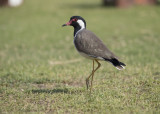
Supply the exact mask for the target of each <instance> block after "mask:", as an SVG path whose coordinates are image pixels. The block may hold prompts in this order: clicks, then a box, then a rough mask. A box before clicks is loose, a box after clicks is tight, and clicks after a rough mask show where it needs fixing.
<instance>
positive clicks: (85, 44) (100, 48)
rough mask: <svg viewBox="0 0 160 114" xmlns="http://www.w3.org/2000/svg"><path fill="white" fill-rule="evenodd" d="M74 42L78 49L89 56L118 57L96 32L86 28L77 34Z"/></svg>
mask: <svg viewBox="0 0 160 114" xmlns="http://www.w3.org/2000/svg"><path fill="white" fill-rule="evenodd" d="M74 43H75V46H76V48H77V50H78V51H80V52H82V53H85V54H87V55H88V56H91V57H94V58H104V59H111V58H117V57H116V56H115V55H114V54H113V53H112V52H111V51H110V50H109V49H108V48H107V47H106V46H105V45H104V44H103V42H102V41H101V40H100V39H99V38H98V37H97V36H96V35H95V34H94V33H92V32H91V31H88V30H86V29H84V30H82V31H80V32H79V33H78V34H77V36H76V38H75V40H74Z"/></svg>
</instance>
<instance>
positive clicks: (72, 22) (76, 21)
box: [62, 16, 86, 29]
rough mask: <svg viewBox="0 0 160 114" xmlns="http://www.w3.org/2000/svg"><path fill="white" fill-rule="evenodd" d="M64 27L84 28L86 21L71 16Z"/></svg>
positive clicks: (79, 17)
mask: <svg viewBox="0 0 160 114" xmlns="http://www.w3.org/2000/svg"><path fill="white" fill-rule="evenodd" d="M62 26H63V27H64V26H73V27H74V28H77V27H78V28H81V29H83V28H86V21H85V20H84V19H83V18H82V17H81V16H72V17H71V18H70V20H69V22H67V23H66V24H63V25H62Z"/></svg>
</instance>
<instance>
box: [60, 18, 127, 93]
mask: <svg viewBox="0 0 160 114" xmlns="http://www.w3.org/2000/svg"><path fill="white" fill-rule="evenodd" d="M62 26H73V27H74V44H75V47H76V49H77V51H78V52H79V53H80V54H81V55H82V56H84V57H86V58H89V59H91V60H93V70H92V73H91V74H90V75H89V76H88V78H87V79H86V85H87V89H88V86H89V79H90V77H92V78H91V87H90V91H91V90H92V81H93V76H94V73H95V72H96V71H97V69H98V68H99V67H100V66H101V64H100V63H99V60H103V61H107V62H110V63H112V64H113V65H114V66H115V67H116V68H117V69H118V70H122V69H124V66H126V65H125V64H124V63H122V62H120V61H119V60H118V58H117V56H115V55H114V54H113V53H112V52H111V51H110V50H109V49H108V48H107V47H106V46H105V45H104V44H103V42H102V41H101V40H100V39H99V38H98V37H97V36H96V35H95V34H94V33H93V32H91V31H89V30H86V21H85V20H84V19H83V18H82V17H80V16H72V17H71V18H70V21H69V22H68V23H66V24H63V25H62ZM94 61H95V62H96V63H97V64H98V66H97V68H95V69H94Z"/></svg>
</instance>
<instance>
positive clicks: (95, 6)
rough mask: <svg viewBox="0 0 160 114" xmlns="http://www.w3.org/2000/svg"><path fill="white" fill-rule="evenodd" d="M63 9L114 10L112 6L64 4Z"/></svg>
mask: <svg viewBox="0 0 160 114" xmlns="http://www.w3.org/2000/svg"><path fill="white" fill-rule="evenodd" d="M63 8H74V9H77V8H78V9H99V8H116V7H115V6H114V5H108V6H105V5H103V4H66V5H65V6H63Z"/></svg>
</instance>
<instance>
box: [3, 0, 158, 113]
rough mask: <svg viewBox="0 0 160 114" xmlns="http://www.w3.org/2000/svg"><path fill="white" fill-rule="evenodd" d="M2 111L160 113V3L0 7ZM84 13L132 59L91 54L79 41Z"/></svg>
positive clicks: (38, 0)
mask: <svg viewBox="0 0 160 114" xmlns="http://www.w3.org/2000/svg"><path fill="white" fill-rule="evenodd" d="M0 15H1V16H0V113H10V112H12V113H21V112H30V113H49V112H50V113H84V112H86V113H140V114H142V113H144V114H146V113H157V114H158V113H160V70H159V66H160V52H159V49H160V45H159V42H160V21H159V19H160V7H159V5H157V6H135V7H131V8H128V9H119V8H115V7H103V6H102V5H101V1H96V0H89V1H85V0H81V1H75V0H70V1H69V0H67V1H52V0H50V1H44V0H25V1H24V3H23V5H22V6H20V7H17V8H8V7H3V8H1V9H0ZM73 15H80V16H82V17H84V18H85V20H86V22H87V29H89V30H91V31H93V32H94V33H95V34H96V35H97V36H99V37H100V38H101V40H102V41H103V42H104V43H105V44H106V45H107V47H108V48H109V49H110V50H111V51H113V52H114V53H115V54H116V55H117V56H119V57H120V60H121V61H122V62H124V63H125V64H126V65H127V66H126V69H125V70H123V71H118V70H117V69H116V68H114V67H113V66H112V65H111V64H109V63H107V62H103V61H101V64H102V67H101V68H100V69H99V70H98V71H97V72H96V73H95V77H94V82H93V91H92V93H91V94H89V91H87V90H86V85H85V79H86V78H87V76H88V75H89V74H90V73H91V70H92V61H91V60H87V59H85V58H83V57H81V56H80V55H79V54H78V52H77V51H76V49H75V48H74V44H73V28H72V27H65V28H62V27H61V25H62V24H64V23H66V22H68V21H69V18H70V17H71V16H73Z"/></svg>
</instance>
